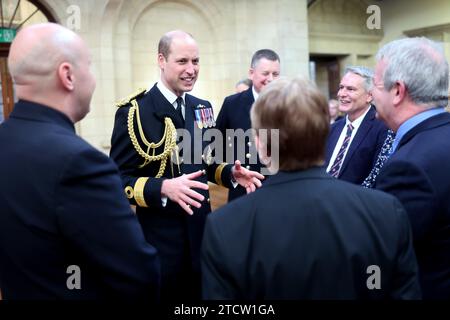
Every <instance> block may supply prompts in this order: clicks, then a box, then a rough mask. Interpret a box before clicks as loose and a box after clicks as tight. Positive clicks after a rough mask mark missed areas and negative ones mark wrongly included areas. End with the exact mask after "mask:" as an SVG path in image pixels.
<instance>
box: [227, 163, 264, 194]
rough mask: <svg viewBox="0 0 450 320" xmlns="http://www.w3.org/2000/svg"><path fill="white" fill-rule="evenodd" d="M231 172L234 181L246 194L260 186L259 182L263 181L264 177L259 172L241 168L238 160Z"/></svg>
mask: <svg viewBox="0 0 450 320" xmlns="http://www.w3.org/2000/svg"><path fill="white" fill-rule="evenodd" d="M231 172H232V173H233V178H234V180H236V182H237V183H239V184H240V185H241V186H243V187H244V188H245V190H246V191H247V193H250V192H253V191H255V190H256V188H259V187H261V186H262V183H261V180H263V179H264V176H263V175H262V174H260V173H259V172H256V171H250V170H247V169H246V168H244V167H242V166H241V162H240V161H239V160H236V161H235V162H234V167H233V169H232V171H231Z"/></svg>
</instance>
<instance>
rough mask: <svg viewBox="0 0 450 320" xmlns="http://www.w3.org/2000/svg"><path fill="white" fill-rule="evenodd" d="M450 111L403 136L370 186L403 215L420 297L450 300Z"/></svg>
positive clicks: (419, 125)
mask: <svg viewBox="0 0 450 320" xmlns="http://www.w3.org/2000/svg"><path fill="white" fill-rule="evenodd" d="M449 137H450V114H448V113H442V114H439V115H436V116H433V117H431V118H429V119H427V120H425V121H423V122H422V123H420V124H418V125H417V126H416V127H414V128H413V129H411V130H410V131H409V132H407V133H406V134H405V136H404V137H403V138H402V140H401V141H400V143H399V145H398V147H397V149H396V151H395V152H394V154H393V155H392V156H391V157H390V159H389V160H388V161H387V162H386V164H385V165H384V166H383V168H382V169H381V171H380V173H379V175H378V177H377V180H376V182H375V187H376V188H377V189H380V190H383V191H386V192H388V193H391V194H393V195H395V196H396V197H397V198H398V199H399V200H400V202H402V204H403V205H404V207H405V208H406V211H407V213H408V215H409V218H410V221H411V226H412V231H413V237H414V248H415V250H416V255H417V261H418V263H419V275H420V280H421V285H422V290H423V296H424V298H432V299H450V139H449Z"/></svg>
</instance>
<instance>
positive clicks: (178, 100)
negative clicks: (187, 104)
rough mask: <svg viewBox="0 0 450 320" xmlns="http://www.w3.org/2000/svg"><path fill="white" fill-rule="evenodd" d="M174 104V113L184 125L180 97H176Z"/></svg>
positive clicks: (181, 99)
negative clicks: (175, 105) (175, 104)
mask: <svg viewBox="0 0 450 320" xmlns="http://www.w3.org/2000/svg"><path fill="white" fill-rule="evenodd" d="M176 102H177V108H176V109H175V111H176V112H177V113H178V115H179V116H180V119H181V121H182V122H183V124H184V117H183V111H182V105H183V98H182V97H178V98H177V100H176Z"/></svg>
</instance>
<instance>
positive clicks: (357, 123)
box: [345, 107, 371, 132]
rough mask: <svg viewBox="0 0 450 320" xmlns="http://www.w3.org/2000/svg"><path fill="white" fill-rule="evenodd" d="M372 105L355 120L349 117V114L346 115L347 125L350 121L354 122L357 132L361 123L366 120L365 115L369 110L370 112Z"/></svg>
mask: <svg viewBox="0 0 450 320" xmlns="http://www.w3.org/2000/svg"><path fill="white" fill-rule="evenodd" d="M370 108H371V107H368V108H367V110H366V111H365V112H364V113H363V114H362V115H360V116H359V117H358V118H356V119H355V120H353V122H351V121H350V119H349V118H348V115H347V116H346V117H345V126H347V125H348V124H349V123H351V124H352V126H353V128H354V131H355V132H356V131H357V130H358V128H359V126H360V125H361V123H362V122H363V120H364V117H365V116H366V114H367V112H369V110H370Z"/></svg>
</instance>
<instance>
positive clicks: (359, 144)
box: [326, 107, 388, 184]
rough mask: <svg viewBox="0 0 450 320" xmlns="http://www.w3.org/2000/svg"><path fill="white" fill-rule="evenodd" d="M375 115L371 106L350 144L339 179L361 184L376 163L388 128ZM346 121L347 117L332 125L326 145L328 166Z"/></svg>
mask: <svg viewBox="0 0 450 320" xmlns="http://www.w3.org/2000/svg"><path fill="white" fill-rule="evenodd" d="M375 115H376V110H375V108H374V107H370V110H369V111H368V112H367V114H366V116H365V117H364V119H363V121H362V122H361V125H360V127H359V129H358V131H357V132H356V135H355V137H354V138H353V140H352V142H351V144H350V146H348V151H347V155H346V156H345V159H344V163H342V167H341V170H340V171H339V176H338V178H339V179H342V180H345V181H348V182H352V183H356V184H361V183H362V182H363V181H364V179H366V178H367V176H368V175H369V173H370V171H371V170H372V168H373V166H374V165H375V162H376V160H377V157H378V154H379V153H380V151H381V147H382V146H383V143H384V140H385V139H386V135H387V130H388V129H387V127H386V126H385V125H384V123H383V122H382V121H380V120H378V119H377V118H376V117H375ZM345 121H346V118H345V117H344V118H343V119H341V120H339V121H337V122H335V123H333V124H332V125H331V129H330V134H329V135H328V141H327V147H326V166H328V163H329V161H330V159H331V156H332V155H333V151H334V148H335V147H336V144H337V142H338V140H339V136H340V135H341V132H342V129H344V127H345Z"/></svg>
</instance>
